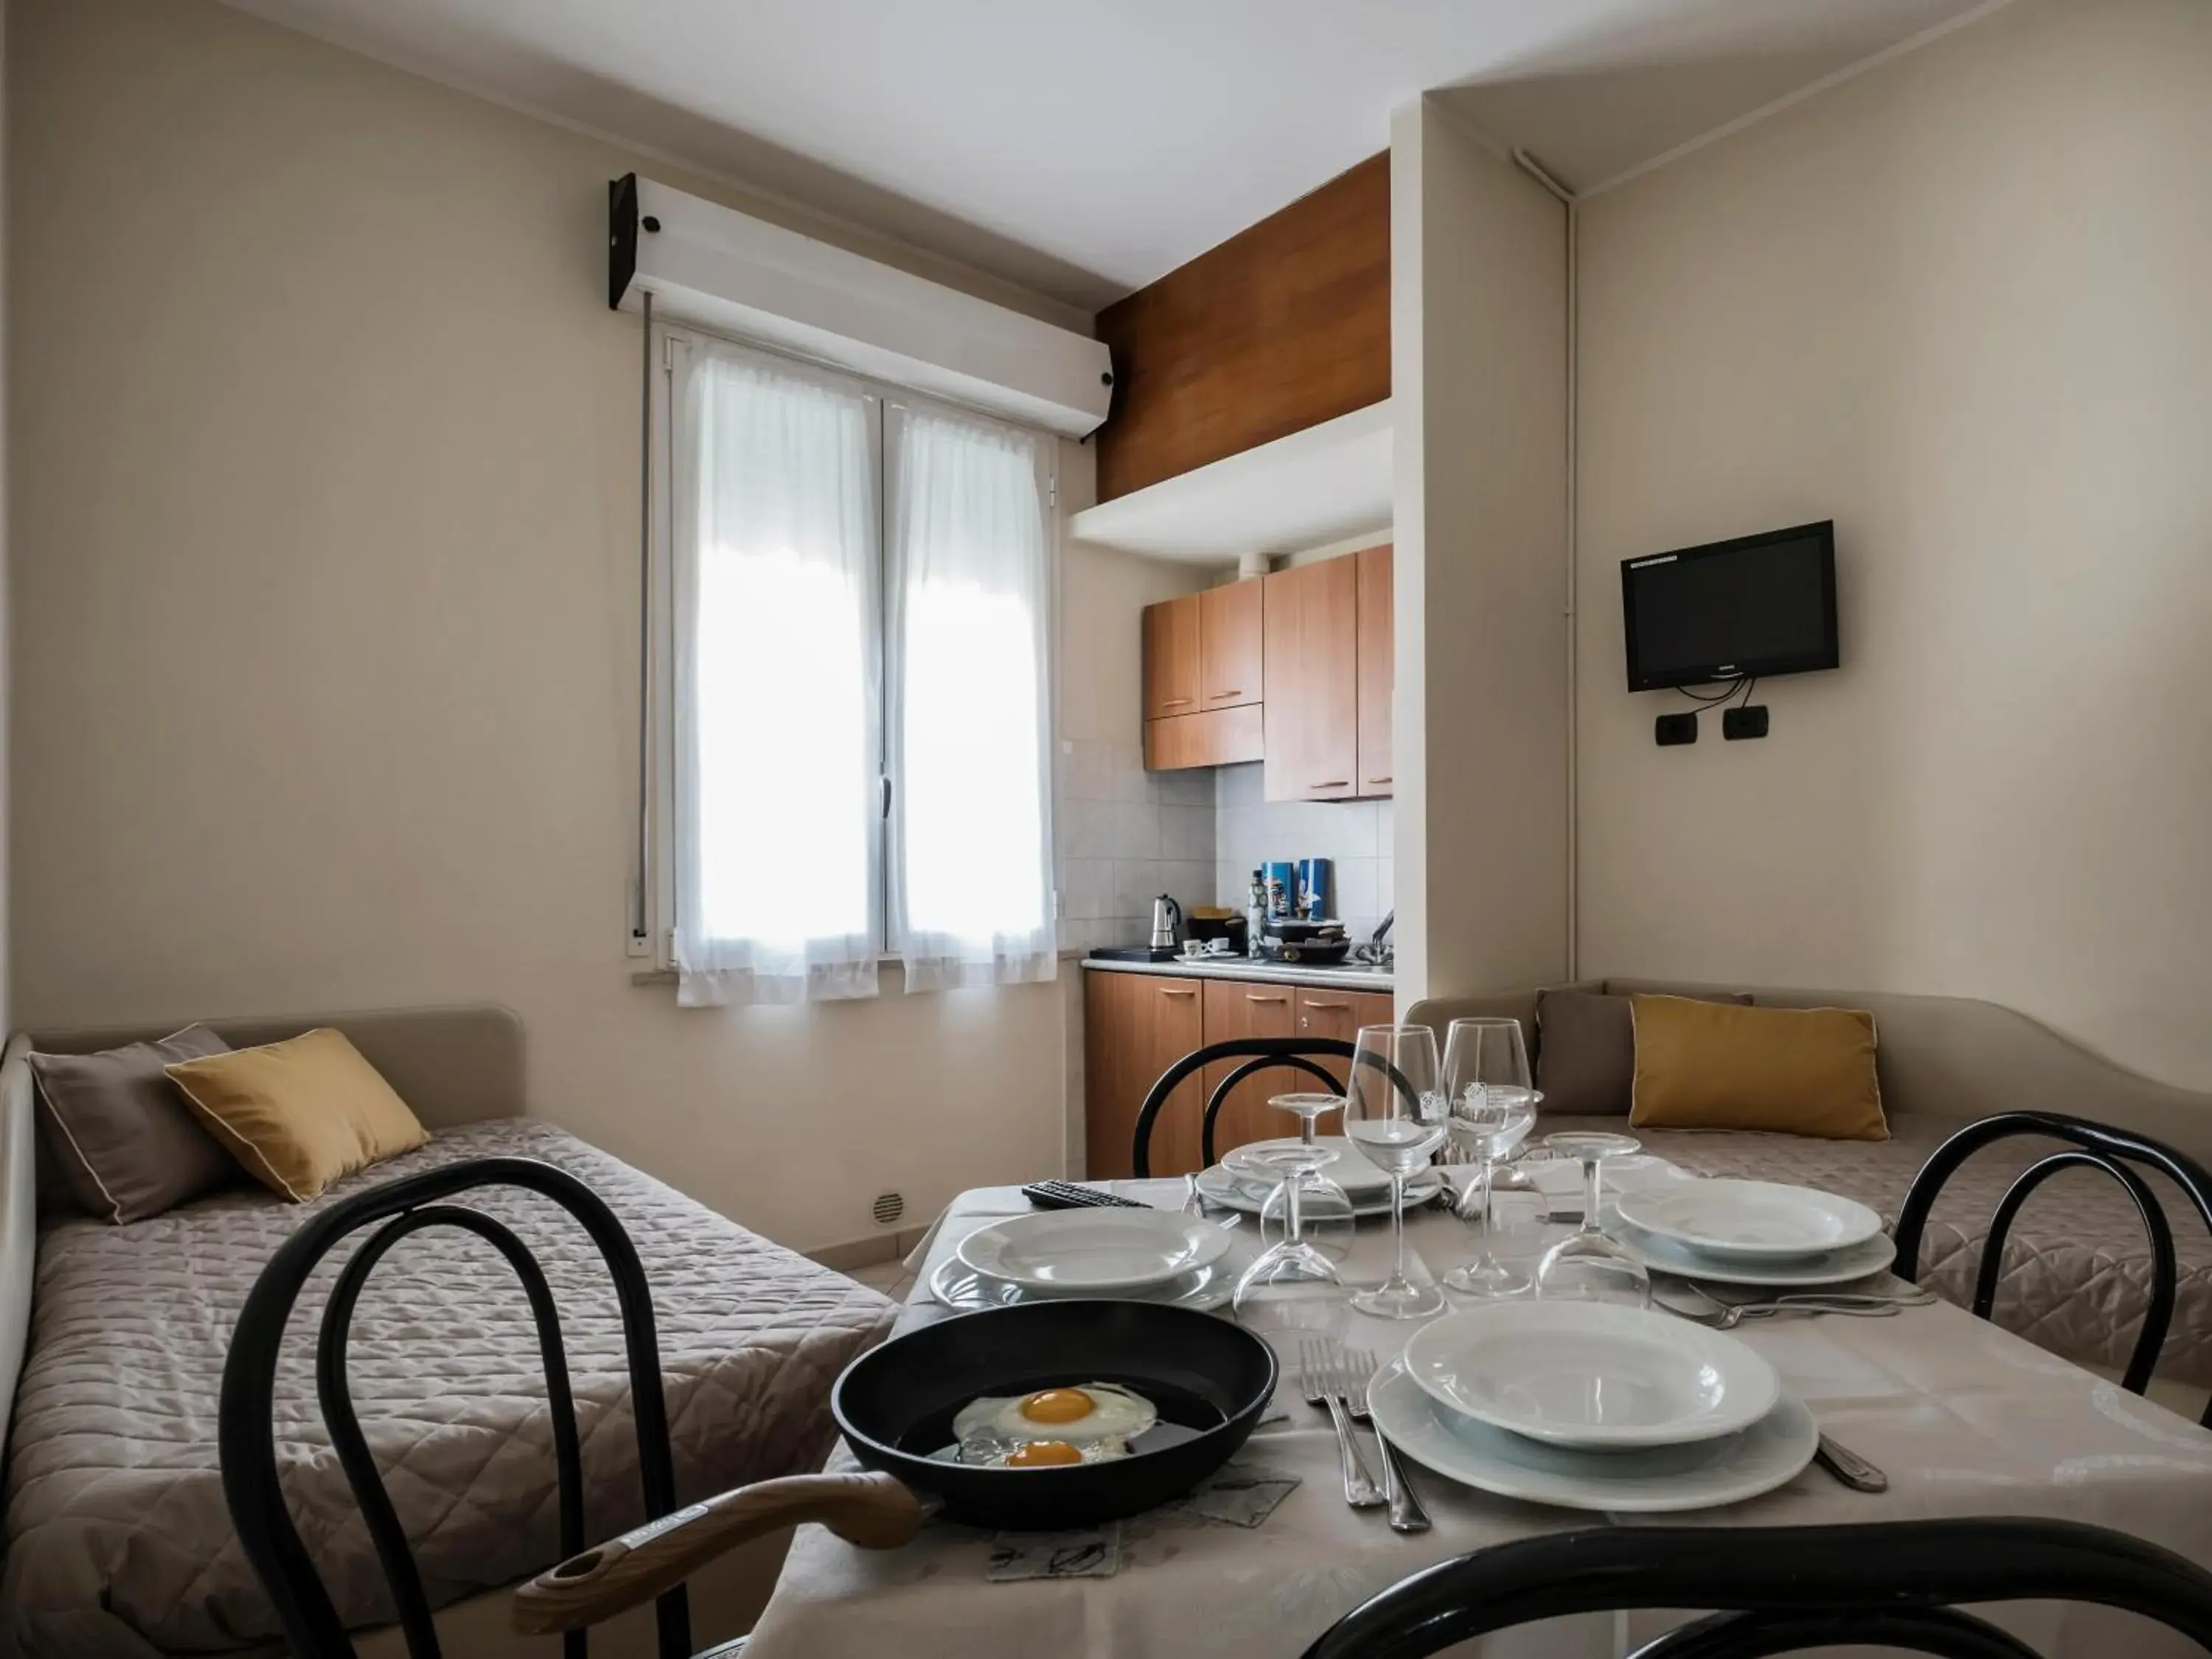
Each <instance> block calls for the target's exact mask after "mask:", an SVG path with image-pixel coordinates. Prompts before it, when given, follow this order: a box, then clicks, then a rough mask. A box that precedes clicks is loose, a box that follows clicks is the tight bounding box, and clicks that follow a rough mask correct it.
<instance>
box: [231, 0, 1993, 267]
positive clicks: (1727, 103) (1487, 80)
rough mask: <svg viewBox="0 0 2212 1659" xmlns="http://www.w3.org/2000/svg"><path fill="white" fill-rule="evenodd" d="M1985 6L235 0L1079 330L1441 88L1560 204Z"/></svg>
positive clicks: (1448, 0)
mask: <svg viewBox="0 0 2212 1659" xmlns="http://www.w3.org/2000/svg"><path fill="white" fill-rule="evenodd" d="M232 3H234V4H236V5H239V6H240V7H242V8H243V9H246V10H248V11H252V12H254V13H256V14H258V15H261V16H264V17H266V18H269V19H270V20H272V21H277V22H281V23H285V24H288V25H290V26H291V27H296V28H300V29H302V30H305V31H307V32H308V33H313V34H318V35H320V36H323V37H325V38H326V39H330V40H336V41H338V42H340V43H341V44H343V45H347V46H353V47H355V48H356V49H358V50H361V51H363V52H368V53H370V54H371V55H373V56H375V57H378V58H384V59H386V60H387V61H390V62H392V63H395V64H400V65H402V66H404V67H406V68H409V69H412V70H417V71H418V72H421V73H424V74H428V75H431V76H435V77H437V78H439V79H441V80H445V81H449V82H453V83H456V84H458V85H461V86H464V87H467V88H471V89H473V90H476V91H478V92H481V93H483V94H487V95H489V96H493V97H495V98H499V99H501V100H506V101H507V102H510V103H515V104H519V105H521V106H525V107H527V108H532V109H535V110H539V111H542V112H546V113H549V114H552V115H555V116H557V117H560V118H565V119H567V120H568V121H571V122H574V123H578V124H580V125H586V126H589V127H592V128H595V129H597V130H599V131H604V132H607V133H611V134H614V135H616V136H618V137H622V138H624V139H626V140H628V141H629V142H630V143H635V144H638V145H642V146H645V147H647V148H649V149H653V150H657V151H659V152H660V153H663V154H665V155H670V156H671V157H673V158H676V159H678V160H680V161H684V162H687V163H689V164H690V165H691V166H693V167H698V168H700V169H702V170H704V171H707V172H710V173H719V174H722V175H724V176H726V177H729V178H732V179H737V180H738V181H741V182H743V183H745V184H749V185H753V186H755V187H756V188H759V189H763V190H765V191H769V192H771V193H774V194H775V195H778V196H781V197H786V198H787V199H789V200H791V201H793V202H795V203H798V204H802V205H804V206H806V207H809V208H811V209H813V210H817V211H819V212H823V213H828V214H830V215H833V216H838V217H841V218H843V219H846V220H848V221H850V222H855V223H859V224H861V225H865V226H866V227H867V228H870V229H872V230H875V231H878V232H879V233H882V234H887V235H890V236H894V237H896V238H898V239H900V240H903V241H905V242H908V243H909V244H912V245H914V246H918V247H921V248H925V249H927V250H929V251H930V252H934V253H938V254H940V255H943V256H945V257H948V258H954V259H957V260H960V261H962V262H963V263H964V264H969V265H972V266H975V267H976V268H979V269H981V270H987V271H990V272H992V273H994V275H997V276H1001V277H1004V278H1006V279H1007V280H1010V281H1013V282H1017V283H1022V284H1024V286H1026V287H1029V288H1030V289H1035V290H1036V291H1037V292H1040V293H1042V294H1045V295H1049V296H1051V297H1053V298H1054V299H1058V300H1060V301H1065V302H1067V303H1069V304H1072V305H1075V306H1079V307H1082V308H1084V309H1085V310H1090V309H1095V308H1096V307H1098V306H1100V305H1102V304H1103V303H1105V302H1106V301H1110V300H1112V299H1115V298H1116V297H1118V296H1119V295H1121V294H1124V293H1126V292H1127V291H1128V290H1130V289H1133V288H1138V287H1141V286H1142V285H1143V284H1145V283H1148V282H1150V281H1152V279H1153V278H1154V277H1156V276H1160V275H1162V274H1163V273H1164V272H1166V271H1168V270H1172V269H1173V268H1174V267H1176V265H1178V264H1182V262H1183V261H1185V260H1186V259H1188V258H1191V257H1193V256H1194V255H1195V254H1198V253H1200V252H1204V251H1205V250H1206V248H1209V247H1211V246H1213V245H1214V244H1215V243H1217V242H1218V241H1220V240H1223V239H1224V238H1225V237H1227V236H1229V235H1231V234H1234V233H1235V232H1237V231H1238V230H1241V229H1242V228H1244V227H1245V226H1246V225H1249V224H1250V223H1252V222H1254V221H1255V220H1257V219H1260V218H1262V217H1264V216H1266V215H1267V214H1269V213H1271V212H1273V210H1275V209H1277V208H1279V207H1280V206H1282V205H1283V204H1285V203H1286V202H1289V201H1291V200H1292V199H1294V198H1295V197H1298V196H1300V195H1302V194H1304V192H1305V191H1309V190H1310V189H1312V188H1313V187H1314V186H1315V185H1318V184H1320V183H1322V181H1323V180H1324V179H1329V178H1331V177H1333V176H1334V175H1335V174H1336V173H1340V172H1342V171H1343V170H1344V169H1345V168H1346V167H1350V166H1351V165H1352V163H1354V162H1355V161H1359V160H1360V159H1361V158H1363V157H1364V156H1367V155H1373V154H1374V153H1375V152H1376V151H1377V150H1379V149H1383V148H1384V146H1385V145H1386V144H1387V143H1388V142H1389V117H1390V112H1391V111H1392V110H1393V109H1394V108H1395V107H1396V106H1399V105H1401V104H1402V103H1404V102H1406V101H1407V100H1410V99H1412V98H1413V97H1414V96H1415V95H1417V94H1419V93H1420V92H1422V91H1424V90H1426V89H1429V88H1438V87H1445V86H1455V87H1461V88H1463V90H1462V91H1461V92H1459V93H1457V94H1455V97H1456V98H1457V99H1458V100H1459V101H1460V102H1461V104H1462V107H1463V108H1464V109H1465V110H1466V112H1468V114H1469V115H1470V116H1471V117H1472V118H1474V120H1476V121H1477V122H1478V123H1479V124H1480V125H1483V126H1484V127H1485V128H1486V130H1488V131H1491V132H1492V134H1493V135H1494V136H1496V137H1498V138H1500V139H1502V140H1504V141H1505V142H1507V143H1516V144H1525V145H1526V146H1528V148H1529V149H1532V150H1533V151H1534V153H1535V154H1537V155H1539V156H1540V157H1541V158H1542V159H1543V160H1544V161H1546V162H1547V165H1548V166H1550V167H1552V169H1553V171H1554V172H1555V173H1559V175H1560V176H1562V177H1563V178H1565V179H1567V180H1568V182H1569V183H1571V184H1572V185H1575V186H1576V187H1577V188H1587V187H1588V186H1589V185H1594V184H1597V183H1600V182H1601V181H1602V180H1604V179H1607V178H1609V177H1611V176H1612V175H1613V174H1615V173H1619V172H1620V171H1622V170H1624V169H1625V168H1626V167H1630V166H1632V165H1634V164H1635V163H1637V162H1638V161H1644V160H1646V159H1648V158H1650V157H1651V156H1653V155H1658V154H1660V153H1661V152H1662V151H1664V150H1666V149H1669V148H1671V147H1673V146H1674V145H1675V144H1677V143H1680V142H1682V141H1683V140H1684V139H1686V138H1689V137H1694V136H1696V135H1697V134H1699V133H1701V132H1704V131H1710V130H1711V128H1713V127H1715V126H1717V125H1722V124H1723V123H1724V122H1727V121H1729V120H1731V119H1733V118H1736V117H1738V116H1741V115H1742V114H1745V113H1747V112H1750V111H1751V110H1753V109H1755V108H1757V107H1759V106H1761V105H1763V104H1765V103H1766V102H1769V101H1771V100H1773V99H1774V98H1776V97H1778V96H1781V95H1783V94H1787V93H1789V92H1790V91H1792V90H1794V89H1796V88H1799V87H1802V86H1804V85H1806V84H1808V83H1809V82H1813V81H1815V80H1817V79H1819V78H1820V77H1821V76H1826V75H1827V74H1830V73H1832V71H1834V70H1838V69H1839V68H1842V67H1844V66H1845V65H1847V64H1850V63H1852V62H1854V61H1857V59H1860V58H1865V57H1867V56H1869V54H1871V53H1874V52H1879V51H1881V50H1882V49H1884V48H1886V47H1887V46H1892V45H1893V44H1895V43H1896V42H1898V41H1899V40H1904V39H1906V38H1908V37H1910V36H1911V35H1913V34H1915V33H1918V32H1920V31H1922V30H1924V29H1927V28H1929V27H1932V26H1934V25H1936V24H1938V23H1941V22H1942V21H1946V20H1948V19H1949V18H1951V17H1953V16H1955V15H1959V14H1960V13H1962V12H1965V11H1966V10H1968V9H1972V8H1973V7H1974V6H1975V5H1976V4H1977V3H1983V0H1106V3H1101V4H1091V5H1084V6H1076V5H1070V4H1067V3H1065V0H1043V3H1038V0H926V3H917V0H232Z"/></svg>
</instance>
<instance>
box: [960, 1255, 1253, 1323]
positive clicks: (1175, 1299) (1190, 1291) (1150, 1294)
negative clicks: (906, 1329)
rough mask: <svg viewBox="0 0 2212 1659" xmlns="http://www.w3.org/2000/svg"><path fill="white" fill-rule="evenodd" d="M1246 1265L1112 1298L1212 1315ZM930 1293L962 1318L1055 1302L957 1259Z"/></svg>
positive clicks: (1219, 1265)
mask: <svg viewBox="0 0 2212 1659" xmlns="http://www.w3.org/2000/svg"><path fill="white" fill-rule="evenodd" d="M1244 1265H1245V1264H1244V1263H1243V1262H1242V1261H1234V1260H1231V1259H1225V1260H1223V1261H1215V1262H1211V1263H1209V1264H1208V1265H1206V1267H1200V1269H1199V1270H1198V1271H1197V1272H1196V1273H1191V1274H1188V1275H1187V1276H1186V1277H1184V1278H1182V1279H1170V1280H1169V1281H1168V1283H1166V1284H1164V1285H1152V1286H1151V1287H1149V1288H1148V1289H1146V1290H1142V1291H1127V1292H1125V1293H1123V1294H1122V1295H1120V1296H1116V1297H1110V1298H1108V1299H1109V1300H1113V1301H1126V1302H1159V1303H1164V1304H1166V1305H1168V1306H1169V1307H1171V1308H1195V1309H1197V1310H1199V1311H1200V1313H1208V1312H1211V1311H1212V1310H1214V1309H1216V1308H1219V1307H1223V1306H1225V1305H1226V1304H1227V1303H1228V1301H1229V1297H1230V1295H1231V1292H1232V1291H1235V1290H1236V1288H1237V1273H1240V1272H1241V1271H1243V1267H1244ZM929 1293H930V1295H931V1296H932V1297H934V1298H935V1299H936V1300H938V1301H939V1302H942V1303H943V1304H945V1306H946V1307H948V1308H957V1309H959V1310H961V1311H962V1312H963V1313H970V1312H974V1311H975V1310H978V1309H981V1308H1012V1307H1017V1306H1018V1305H1020V1304H1022V1303H1024V1302H1036V1301H1040V1300H1044V1301H1049V1300H1051V1299H1052V1298H1050V1297H1038V1296H1037V1295H1036V1292H1035V1291H1025V1290H1024V1289H1023V1288H1022V1287H1021V1286H1020V1285H1010V1284H1008V1283H1007V1282H1006V1280H1005V1279H994V1278H992V1277H991V1276H990V1275H989V1274H988V1273H977V1272H976V1271H975V1269H974V1268H973V1267H969V1265H968V1264H967V1263H966V1262H964V1261H961V1260H960V1258H959V1257H958V1256H957V1255H949V1256H947V1257H945V1261H943V1263H942V1264H941V1265H940V1266H939V1267H938V1269H937V1271H936V1272H935V1273H932V1274H930V1276H929Z"/></svg>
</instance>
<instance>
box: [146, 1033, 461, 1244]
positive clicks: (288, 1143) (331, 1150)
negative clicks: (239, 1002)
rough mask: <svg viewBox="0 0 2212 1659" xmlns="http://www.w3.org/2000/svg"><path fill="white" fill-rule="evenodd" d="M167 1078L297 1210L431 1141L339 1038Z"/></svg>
mask: <svg viewBox="0 0 2212 1659" xmlns="http://www.w3.org/2000/svg"><path fill="white" fill-rule="evenodd" d="M168 1072H169V1075H170V1076H171V1077H173V1078H174V1079H176V1081H177V1086H178V1087H179V1088H180V1089H182V1090H183V1091H185V1099H186V1100H187V1101H189V1102H190V1103H191V1108H192V1109H193V1110H194V1111H195V1112H197V1113H198V1114H199V1119H200V1121H201V1122H203V1123H204V1124H205V1125H207V1127H208V1129H209V1132H210V1133H212V1134H213V1135H214V1136H215V1138H216V1139H217V1140H220V1141H221V1142H222V1144H223V1145H224V1146H227V1147H228V1148H229V1149H230V1152H231V1154H232V1156H234V1158H237V1159H238V1161H239V1162H240V1164H244V1165H245V1166H246V1168H247V1169H248V1170H251V1171H252V1173H253V1174H254V1175H255V1176H258V1177H259V1179H260V1180H261V1181H262V1182H264V1183H265V1184H266V1185H268V1186H269V1187H270V1188H274V1189H275V1190H276V1192H278V1193H281V1194H283V1195H284V1196H285V1197H286V1198H289V1199H290V1200H292V1201H293V1202H294V1203H295V1204H301V1203H305V1202H306V1201H307V1200H308V1199H311V1198H313V1196H314V1195H315V1194H317V1193H319V1192H320V1191H322V1190H323V1188H325V1187H327V1186H329V1185H330V1184H331V1182H333V1181H336V1180H337V1178H338V1177H339V1176H343V1175H350V1174H352V1173H353V1172H354V1171H355V1170H365V1169H367V1168H368V1166H369V1165H370V1164H380V1163H382V1162H383V1161H384V1160H385V1159H386V1158H397V1157H398V1155H399V1154H400V1153H402V1152H413V1151H414V1150H415V1149H416V1147H417V1146H421V1145H422V1143H423V1142H424V1141H426V1140H428V1139H429V1138H430V1136H429V1132H428V1130H426V1129H424V1128H423V1127H422V1123H421V1122H420V1121H418V1120H417V1119H416V1115H415V1114H414V1113H412V1112H410V1110H408V1109H407V1103H406V1102H405V1101H404V1100H402V1099H400V1097H398V1095H396V1094H394V1093H392V1085H390V1084H388V1083H386V1081H385V1080H384V1079H383V1078H382V1077H381V1076H380V1074H379V1073H378V1072H377V1069H376V1067H374V1066H371V1065H370V1064H369V1063H368V1061H367V1060H363V1059H362V1057H361V1051H360V1050H359V1049H357V1048H355V1047H354V1046H353V1044H352V1043H350V1042H347V1041H346V1039H345V1037H344V1036H343V1034H342V1033H340V1032H337V1031H333V1030H327V1029H325V1030H314V1031H309V1032H307V1033H306V1034H305V1035H304V1036H295V1037H291V1038H289V1039H287V1040H286V1041H284V1042H271V1043H269V1044H268V1045H266V1046H265V1047H263V1048H240V1049H238V1050H236V1051H234V1052H233V1053H231V1054H216V1055H215V1056H213V1057H212V1058H210V1059H206V1060H182V1061H179V1063H177V1064H175V1065H173V1066H170V1067H169V1068H168Z"/></svg>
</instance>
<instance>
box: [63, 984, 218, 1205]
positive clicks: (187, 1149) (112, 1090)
mask: <svg viewBox="0 0 2212 1659" xmlns="http://www.w3.org/2000/svg"><path fill="white" fill-rule="evenodd" d="M229 1048H230V1045H229V1044H228V1043H227V1042H224V1041H223V1040H222V1038H221V1037H219V1036H216V1034H215V1033H214V1032H213V1031H210V1030H208V1028H207V1027H206V1026H204V1025H188V1026H186V1027H185V1029H184V1030H181V1031H177V1032H174V1033H173V1034H171V1035H170V1036H165V1037H163V1038H161V1041H159V1042H131V1043H126V1044H125V1045H124V1046H123V1047H121V1048H106V1049H102V1050H101V1051H100V1053H98V1054H32V1055H29V1056H28V1057H27V1058H28V1060H29V1063H30V1067H31V1075H32V1077H33V1079H36V1081H37V1083H38V1090H39V1123H40V1130H41V1132H42V1133H43V1134H44V1136H45V1139H46V1147H47V1150H48V1151H49V1152H52V1154H53V1157H54V1161H55V1163H56V1164H58V1165H59V1166H60V1168H61V1172H62V1179H63V1183H64V1185H65V1186H67V1187H68V1188H69V1191H70V1197H72V1198H74V1199H75V1200H76V1203H77V1207H78V1208H80V1209H82V1210H83V1211H85V1212H87V1213H88V1214H91V1215H96V1216H98V1217H99V1218H100V1219H101V1220H102V1221H109V1222H115V1223H118V1224H120V1223H123V1222H127V1221H143V1220H144V1219H145V1218H147V1217H149V1216H156V1215H159V1214H161V1212H162V1211H164V1210H167V1209H170V1208H173V1207H174V1206H177V1205H179V1204H182V1203H183V1202H185V1200H187V1199H193V1198H197V1197H199V1196H200V1194H203V1193H210V1192H213V1191H214V1190H215V1189H216V1188H218V1187H221V1186H222V1185H224V1184H225V1183H226V1182H231V1181H234V1180H236V1179H237V1178H238V1165H237V1164H234V1162H232V1160H231V1158H230V1156H229V1154H228V1153H227V1152H224V1151H223V1149H222V1147H221V1146H217V1145H216V1142H215V1141H214V1140H213V1139H211V1138H210V1136H209V1134H208V1132H207V1131H206V1130H205V1129H203V1128H202V1127H200V1126H199V1123H198V1122H197V1120H195V1119H194V1117H193V1116H192V1113H191V1107H189V1106H188V1105H186V1104H185V1097H184V1096H183V1095H182V1094H181V1093H179V1091H178V1089H177V1085H175V1084H174V1083H173V1082H172V1081H171V1080H170V1079H168V1077H167V1075H165V1074H164V1072H163V1069H162V1068H163V1067H165V1066H169V1065H171V1064H173V1062H175V1061H177V1060H191V1059H195V1058H197V1057H199V1056H202V1055H207V1054H227V1053H228V1052H229Z"/></svg>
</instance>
